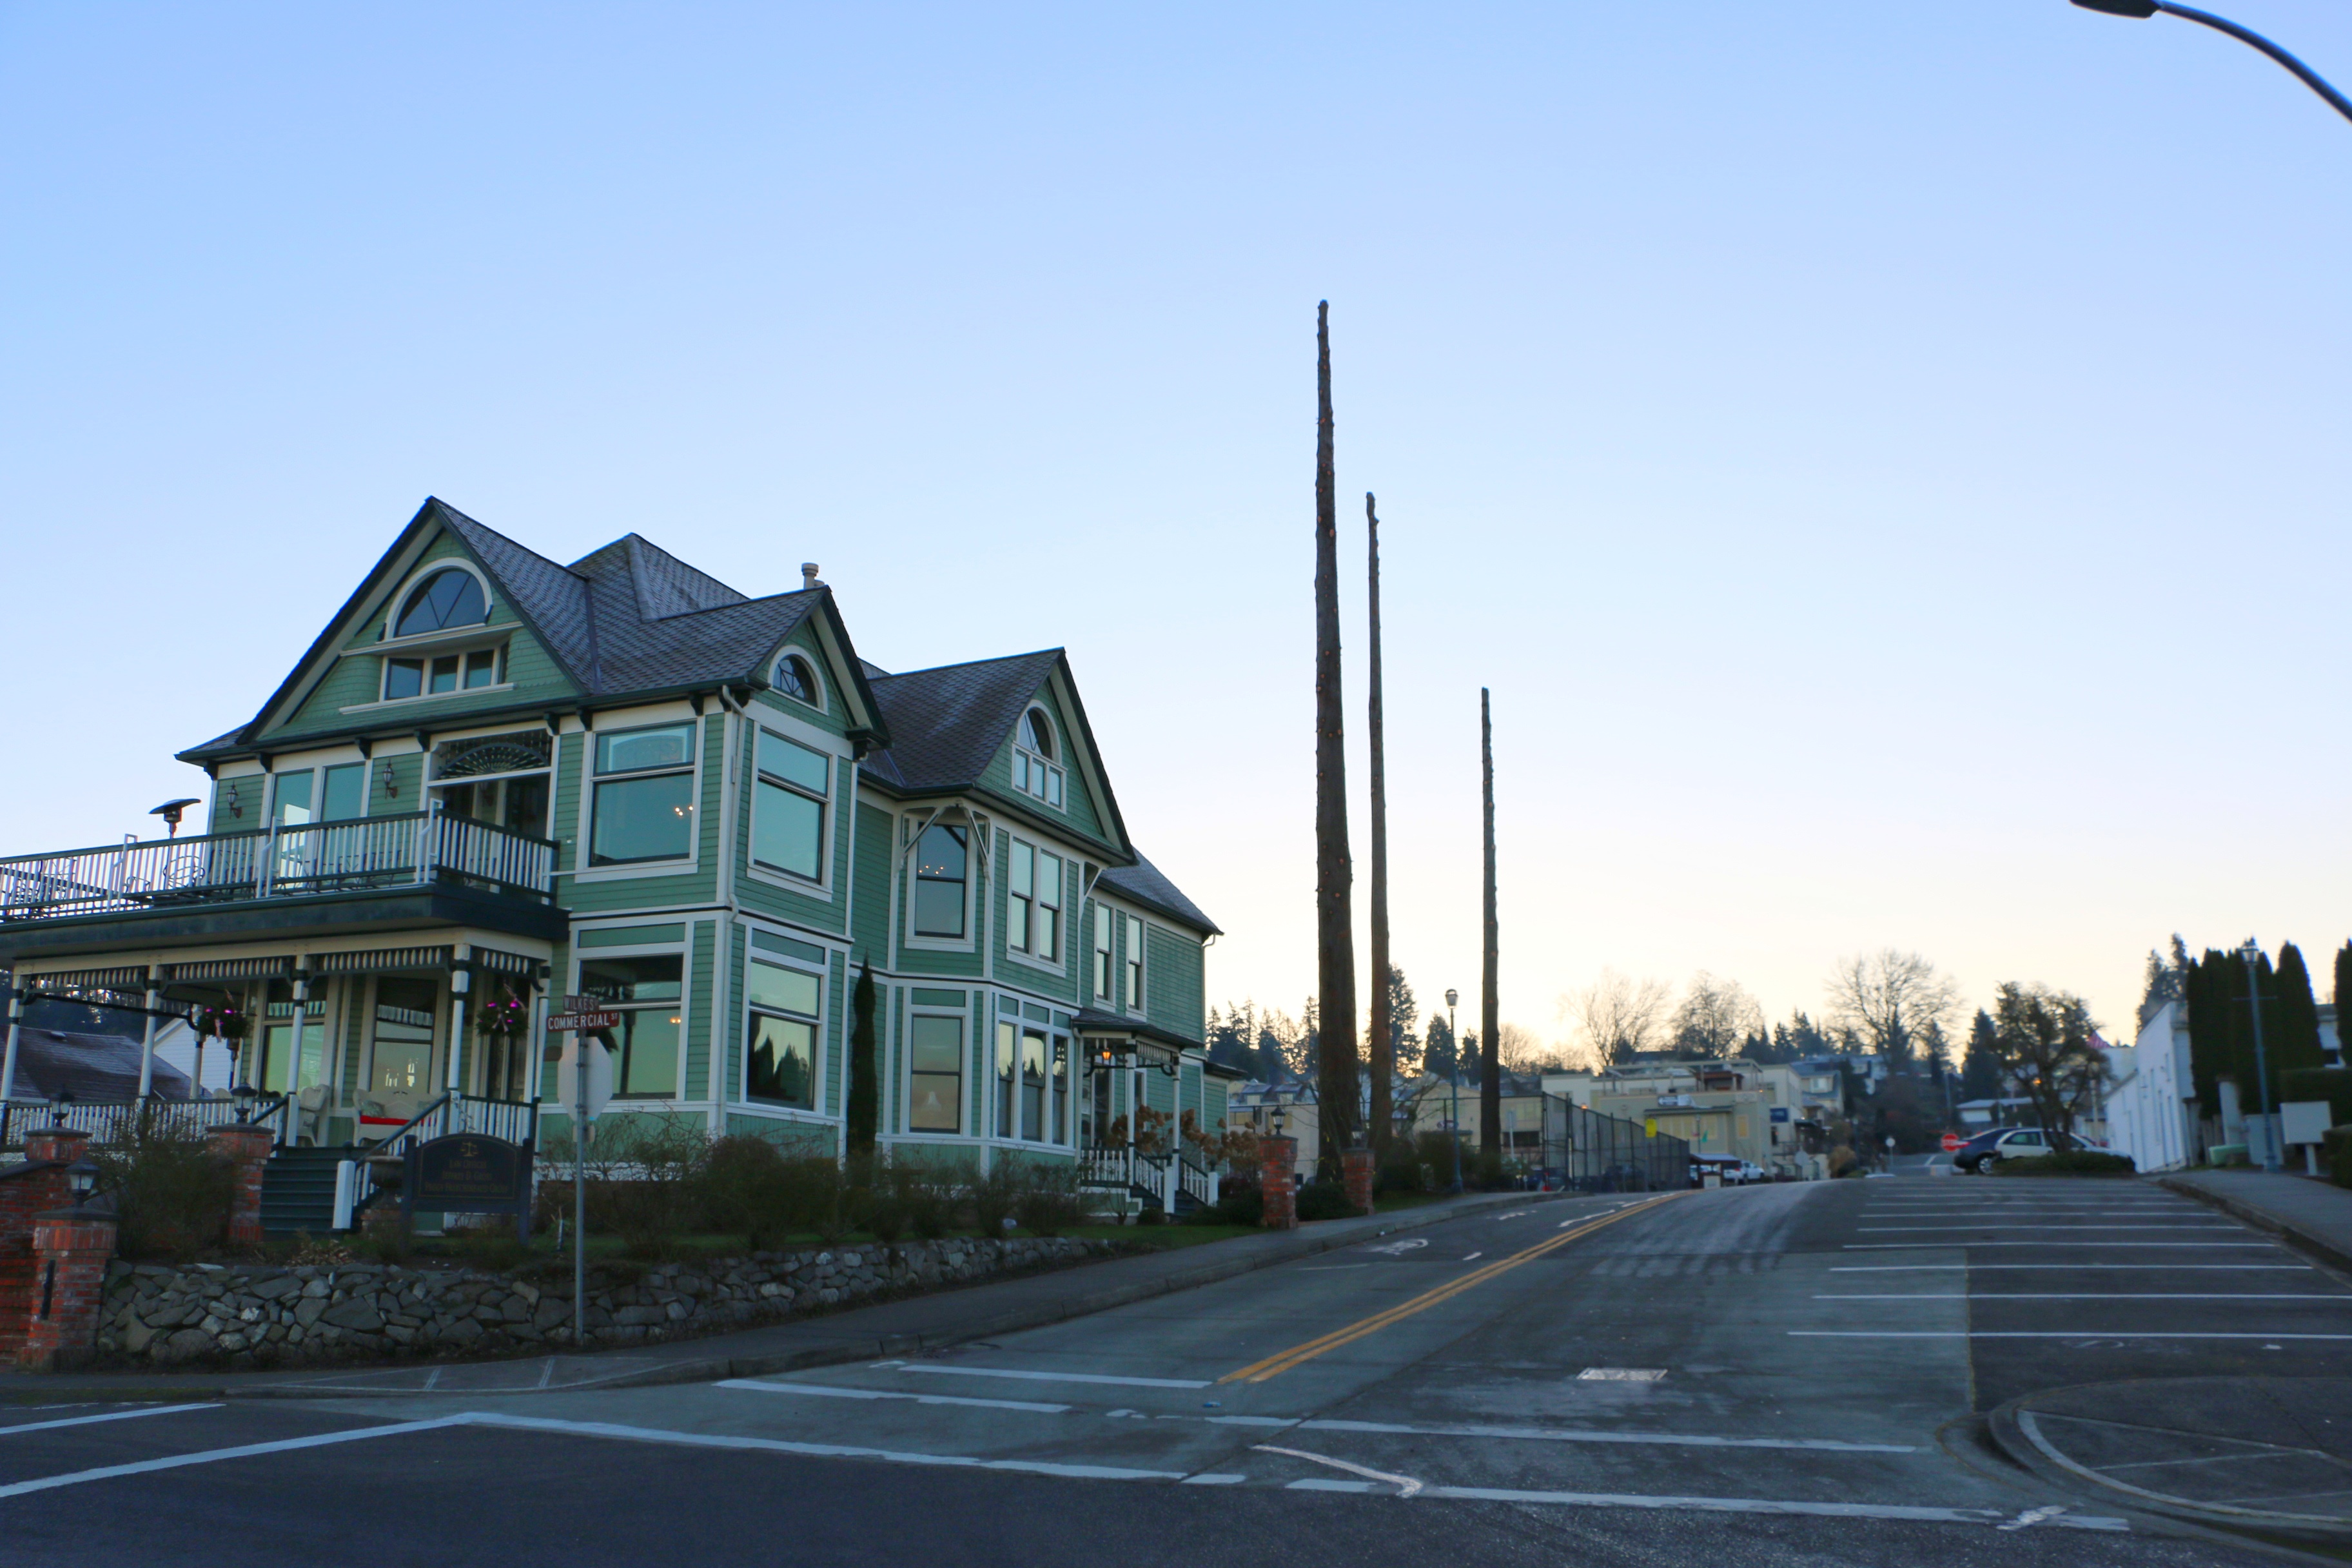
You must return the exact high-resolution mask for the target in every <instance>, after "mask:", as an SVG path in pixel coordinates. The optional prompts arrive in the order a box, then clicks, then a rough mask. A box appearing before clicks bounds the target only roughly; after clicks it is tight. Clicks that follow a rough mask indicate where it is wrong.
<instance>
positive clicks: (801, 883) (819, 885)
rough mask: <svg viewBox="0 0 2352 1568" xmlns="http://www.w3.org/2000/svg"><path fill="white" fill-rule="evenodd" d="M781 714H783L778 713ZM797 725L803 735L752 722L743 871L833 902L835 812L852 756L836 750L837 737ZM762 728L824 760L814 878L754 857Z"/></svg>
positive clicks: (770, 884) (837, 829) (764, 881)
mask: <svg viewBox="0 0 2352 1568" xmlns="http://www.w3.org/2000/svg"><path fill="white" fill-rule="evenodd" d="M778 717H779V718H781V717H782V715H778ZM795 728H799V729H800V730H801V733H800V734H797V735H795V734H793V733H791V732H789V731H787V730H786V729H785V728H784V727H783V726H782V725H775V724H769V723H767V722H765V721H761V720H754V721H752V723H751V734H750V737H749V738H750V740H751V747H750V750H751V765H750V766H749V767H748V768H746V769H745V770H744V771H745V772H746V773H749V774H750V775H751V801H750V803H749V805H748V807H747V809H746V812H745V816H744V827H743V874H744V875H745V876H747V877H749V878H751V879H752V880H753V881H755V882H758V883H761V884H762V885H763V886H766V887H771V888H781V889H784V890H785V891H787V892H793V893H798V894H800V895H801V896H802V897H803V898H807V899H820V900H824V901H825V902H827V903H831V902H832V901H833V894H834V874H833V873H834V853H833V848H834V840H835V837H838V836H839V834H840V830H841V821H840V818H839V817H838V816H836V815H835V814H836V813H838V812H839V811H840V810H841V794H842V791H841V781H842V779H843V778H844V776H845V773H846V771H847V769H848V768H849V766H850V763H851V759H850V758H849V757H848V756H847V755H846V754H845V753H844V752H839V751H836V750H835V746H837V745H838V744H839V743H840V742H839V741H838V739H837V738H836V737H835V736H832V735H828V734H825V733H824V731H822V730H816V729H813V728H809V727H805V726H795ZM762 730H766V731H768V732H769V733H771V734H772V735H774V736H775V737H776V738H777V739H778V740H780V741H794V742H799V743H800V744H801V745H803V746H806V747H808V749H809V750H810V751H812V752H818V753H819V754H821V755H822V756H823V757H824V759H825V764H826V766H825V793H824V797H823V798H824V815H825V822H824V833H823V842H822V843H821V844H820V845H819V846H818V851H817V860H818V864H817V875H816V879H815V880H814V881H812V880H810V879H808V878H806V877H801V876H796V875H794V874H793V873H792V872H790V871H786V870H783V869H781V868H777V867H773V866H767V865H763V864H761V862H760V861H759V860H757V859H755V858H753V857H752V852H751V847H752V845H753V844H755V843H757V842H758V841H759V836H760V824H759V815H760V784H761V779H760V731H762ZM812 740H822V741H823V742H825V743H824V744H822V745H813V744H811V743H810V742H811V741H812ZM783 787H785V788H787V789H794V790H795V793H799V794H801V795H803V798H807V799H813V798H815V797H814V796H809V795H807V794H806V792H804V791H799V790H797V789H796V786H793V785H790V784H787V785H784V786H783Z"/></svg>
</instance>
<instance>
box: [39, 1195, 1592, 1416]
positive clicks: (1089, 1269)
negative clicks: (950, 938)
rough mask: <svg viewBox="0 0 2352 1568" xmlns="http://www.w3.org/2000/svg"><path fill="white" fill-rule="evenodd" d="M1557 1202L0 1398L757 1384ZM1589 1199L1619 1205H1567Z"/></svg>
mask: <svg viewBox="0 0 2352 1568" xmlns="http://www.w3.org/2000/svg"><path fill="white" fill-rule="evenodd" d="M1560 1201H1563V1198H1562V1194H1556V1193H1555V1194H1545V1193H1482V1194H1472V1195H1467V1196H1464V1197H1459V1198H1449V1199H1447V1200H1445V1201H1444V1202H1441V1203H1434V1204H1431V1205H1427V1206H1425V1207H1423V1208H1416V1209H1407V1210H1404V1211H1402V1213H1397V1214H1390V1215H1368V1216H1366V1217H1363V1218H1360V1219H1344V1220H1325V1221H1322V1222H1320V1223H1318V1224H1315V1225H1308V1226H1300V1227H1299V1228H1298V1229H1297V1230H1293V1231H1267V1232H1264V1233H1262V1234H1260V1235H1257V1236H1244V1237H1234V1239H1233V1240H1230V1241H1218V1242H1208V1243H1204V1244H1202V1245H1201V1246H1198V1247H1171V1248H1169V1249H1167V1250H1165V1251H1160V1252H1150V1253H1141V1254H1137V1255H1135V1256H1132V1257H1127V1258H1111V1259H1109V1260H1108V1261H1107V1262H1102V1263H1089V1264H1084V1265H1081V1266H1079V1267H1077V1268H1063V1269H1056V1270H1054V1271H1052V1272H1049V1273H1044V1274H1033V1275H1029V1276H1026V1277H1024V1278H1022V1279H1001V1280H996V1281H992V1282H991V1283H988V1284H983V1285H972V1286H968V1287H966V1288H964V1289H956V1290H939V1291H933V1292H931V1293H929V1294H928V1295H922V1296H911V1297H908V1298H907V1299H905V1300H898V1301H886V1302H883V1303H880V1304H878V1305H876V1306H871V1307H859V1308H855V1309H852V1310H848V1311H843V1312H834V1313H829V1314H826V1315H824V1316H820V1317H811V1318H804V1319H795V1320H793V1321H787V1322H782V1323H771V1324H768V1325H765V1326H763V1327H761V1328H756V1329H744V1330H740V1331H737V1332H734V1333H727V1334H712V1335H709V1336H708V1337H706V1338H703V1339H697V1340H680V1341H676V1342H671V1343H668V1344H659V1345H646V1346H643V1347H635V1348H631V1349H628V1350H617V1351H594V1352H584V1353H575V1354H570V1355H547V1356H532V1357H530V1358H528V1359H524V1360H512V1361H493V1362H446V1361H444V1362H424V1361H419V1362H407V1363H401V1364H398V1365H394V1366H382V1365H372V1364H345V1365H338V1366H327V1367H320V1368H316V1369H303V1370H293V1369H287V1368H273V1369H270V1370H268V1371H264V1372H243V1373H203V1372H190V1373H177V1374H175V1373H161V1372H156V1371H152V1370H134V1371H126V1372H95V1373H12V1374H0V1400H22V1399H27V1398H40V1399H52V1398H70V1397H74V1396H76V1395H81V1396H86V1397H97V1398H103V1399H152V1398H163V1399H190V1398H204V1397H218V1396H224V1395H236V1396H239V1397H245V1398H277V1399H302V1398H313V1399H319V1398H344V1397H350V1396H352V1395H354V1394H379V1395H380V1394H470V1395H480V1394H499V1393H520V1392H526V1391H532V1390H540V1389H551V1388H591V1387H593V1388H619V1387H628V1386H635V1385H642V1384H662V1383H701V1382H710V1381H714V1380H716V1379H719V1378H722V1377H756V1376H761V1375H766V1374H772V1373H781V1372H793V1371H798V1370H800V1369H802V1368H803V1367H812V1366H826V1365H831V1364H835V1363H842V1362H853V1361H866V1360H872V1359H874V1358H877V1357H879V1356H893V1355H908V1354H911V1353H913V1352H919V1351H925V1350H932V1349H937V1348H938V1347H940V1346H942V1345H951V1344H959V1343H961V1342H966V1341H970V1340H978V1339H985V1338H988V1337H989V1336H991V1335H992V1334H1010V1333H1017V1332H1019V1331H1022V1330H1024V1329H1034V1328H1039V1327H1042V1326H1044V1325H1045V1324H1047V1323H1055V1322H1060V1321H1063V1320H1065V1319H1067V1318H1080V1317H1085V1316H1087V1314H1089V1313H1093V1312H1101V1311H1108V1310H1109V1309H1111V1308H1113V1307H1123V1306H1125V1305H1127V1304H1128V1303H1129V1302H1131V1301H1141V1300H1149V1299H1150V1298H1151V1297H1154V1296H1162V1295H1166V1294H1168V1293H1170V1292H1171V1291H1176V1290H1189V1289H1193V1288H1194V1287H1196V1286H1201V1285H1208V1284H1213V1283H1214V1282H1216V1281H1217V1280H1220V1279H1232V1278H1234V1276H1236V1275H1240V1274H1247V1273H1249V1272H1251V1271H1253V1270H1255V1269H1259V1268H1269V1267H1271V1266H1273V1265H1275V1264H1278V1263H1287V1262H1289V1261H1291V1260H1292V1259H1294V1258H1309V1257H1313V1256H1314V1255H1315V1254H1317V1253H1320V1252H1329V1251H1332V1250H1334V1249H1336V1248H1339V1247H1349V1246H1353V1245H1355V1244H1356V1243H1358V1242H1362V1241H1369V1240H1372V1239H1374V1238H1375V1237H1382V1236H1392V1235H1395V1234H1398V1233H1399V1232H1402V1231H1412V1230H1422V1229H1425V1228H1427V1227H1429V1226H1436V1225H1444V1224H1446V1223H1448V1222H1449V1221H1453V1220H1457V1219H1463V1218H1466V1217H1470V1216H1473V1215H1479V1214H1484V1213H1487V1212H1490V1211H1493V1210H1496V1209H1502V1208H1511V1207H1517V1208H1526V1207H1528V1206H1530V1205H1534V1204H1539V1203H1557V1202H1560ZM1566 1201H1570V1202H1576V1201H1581V1202H1584V1203H1587V1204H1593V1203H1596V1202H1598V1203H1609V1202H1616V1201H1621V1200H1615V1199H1605V1200H1593V1199H1583V1200H1577V1199H1567V1200H1566Z"/></svg>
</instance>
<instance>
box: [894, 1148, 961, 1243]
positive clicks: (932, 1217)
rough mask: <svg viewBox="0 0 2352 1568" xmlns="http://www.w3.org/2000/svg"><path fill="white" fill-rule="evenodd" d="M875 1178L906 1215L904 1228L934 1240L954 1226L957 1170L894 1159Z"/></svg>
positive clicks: (959, 1177) (958, 1195)
mask: <svg viewBox="0 0 2352 1568" xmlns="http://www.w3.org/2000/svg"><path fill="white" fill-rule="evenodd" d="M879 1179H880V1181H881V1183H882V1184H884V1185H885V1186H886V1187H887V1189H888V1191H889V1194H890V1197H891V1200H892V1201H893V1202H894V1203H896V1204H897V1205H898V1207H899V1209H900V1210H901V1211H902V1212H903V1213H904V1214H905V1215H906V1216H907V1228H908V1229H909V1230H911V1231H913V1232H914V1233H915V1234H916V1235H917V1236H918V1237H921V1238H922V1239H923V1240H925V1241H937V1240H938V1239H939V1238H940V1237H943V1236H945V1235H947V1233H948V1232H950V1231H951V1230H953V1229H954V1228H955V1208H956V1201H957V1199H958V1198H959V1197H961V1194H962V1186H963V1184H962V1182H961V1175H960V1173H958V1172H956V1171H954V1170H952V1169H950V1170H946V1171H941V1170H936V1169H934V1168H933V1167H931V1166H930V1165H929V1164H927V1163H924V1162H923V1161H920V1160H916V1159H908V1160H894V1161H892V1162H891V1163H890V1164H889V1165H888V1167H887V1168H886V1169H885V1170H884V1171H883V1172H882V1173H881V1176H880V1178H879Z"/></svg>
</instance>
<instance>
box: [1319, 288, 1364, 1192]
mask: <svg viewBox="0 0 2352 1568" xmlns="http://www.w3.org/2000/svg"><path fill="white" fill-rule="evenodd" d="M1330 311H1331V305H1330V301H1328V300H1325V301H1323V302H1322V303H1320V304H1318V305H1317V306H1316V308H1315V350H1316V353H1315V384H1316V395H1317V399H1318V411H1317V418H1316V426H1315V935H1316V995H1317V1003H1316V1017H1317V1024H1318V1036H1317V1050H1316V1058H1317V1059H1316V1068H1317V1072H1316V1077H1317V1079H1318V1082H1317V1086H1316V1098H1317V1099H1318V1100H1319V1101H1320V1102H1321V1104H1320V1106H1319V1108H1318V1110H1319V1113H1318V1115H1317V1117H1316V1124H1317V1134H1318V1141H1319V1142H1320V1144H1321V1147H1320V1148H1319V1149H1318V1151H1317V1152H1316V1162H1315V1163H1316V1173H1317V1174H1318V1175H1319V1176H1321V1177H1322V1178H1324V1179H1325V1180H1327V1181H1333V1182H1336V1181H1339V1180H1340V1179H1341V1170H1340V1164H1339V1156H1340V1153H1341V1152H1343V1151H1344V1150H1346V1149H1347V1148H1348V1146H1349V1143H1350V1142H1353V1139H1352V1136H1351V1134H1352V1133H1353V1132H1354V1131H1355V1129H1354V1128H1352V1127H1350V1126H1349V1123H1350V1122H1351V1121H1354V1120H1355V1112H1356V1096H1357V1083H1356V1073H1357V1066H1356V1063H1357V1057H1356V921H1355V900H1354V891H1353V889H1354V878H1355V868H1354V864H1353V862H1352V861H1351V860H1350V859H1349V855H1348V753H1347V747H1346V743H1345V742H1346V739H1347V724H1346V721H1345V719H1344V717H1343V711H1344V710H1343V709H1342V707H1341V704H1340V700H1339V495H1338V487H1337V483H1336V481H1335V480H1334V479H1333V477H1332V458H1331V331H1330Z"/></svg>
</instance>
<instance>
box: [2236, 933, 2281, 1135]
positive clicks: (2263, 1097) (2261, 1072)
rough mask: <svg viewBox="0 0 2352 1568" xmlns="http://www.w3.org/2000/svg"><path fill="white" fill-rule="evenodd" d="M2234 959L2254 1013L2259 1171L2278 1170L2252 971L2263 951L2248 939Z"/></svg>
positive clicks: (2256, 977) (2257, 979) (2259, 997)
mask: <svg viewBox="0 0 2352 1568" xmlns="http://www.w3.org/2000/svg"><path fill="white" fill-rule="evenodd" d="M2238 956H2239V957H2240V958H2242V959H2244V960H2245V961H2246V1005H2248V1006H2250V1007H2252V1009H2253V1010H2254V1089H2255V1097H2254V1102H2255V1104H2256V1105H2257V1106H2259V1107H2260V1108H2261V1109H2260V1110H2259V1112H2258V1114H2260V1115H2261V1117H2262V1119H2263V1170H2265V1171H2276V1170H2278V1169H2279V1151H2278V1129H2277V1128H2276V1127H2274V1126H2273V1125H2272V1124H2271V1064H2270V1058H2269V1056H2268V1055H2267V1054H2266V1053H2265V1052H2264V1051H2263V984H2262V978H2261V975H2260V973H2258V972H2257V971H2256V970H2255V968H2254V964H2255V963H2256V962H2257V961H2258V960H2260V959H2261V957H2262V956H2263V950H2262V948H2261V947H2259V946H2258V945H2256V943H2255V942H2254V939H2253V938H2252V937H2248V938H2247V939H2246V945H2245V946H2244V947H2242V948H2241V949H2240V950H2239V952H2238Z"/></svg>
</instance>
